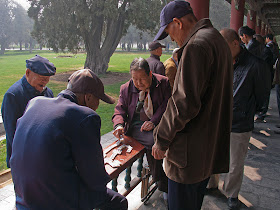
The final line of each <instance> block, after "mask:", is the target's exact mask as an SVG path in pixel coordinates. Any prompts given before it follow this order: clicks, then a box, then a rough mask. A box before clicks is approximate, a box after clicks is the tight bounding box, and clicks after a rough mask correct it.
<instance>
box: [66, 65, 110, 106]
mask: <svg viewBox="0 0 280 210" xmlns="http://www.w3.org/2000/svg"><path fill="white" fill-rule="evenodd" d="M67 89H69V90H71V91H73V92H74V93H91V94H93V95H94V96H96V97H97V98H99V99H101V100H102V101H104V102H106V103H108V104H113V103H115V99H114V98H112V97H111V96H109V95H107V94H105V92H104V85H103V83H102V81H101V80H100V79H99V78H98V77H97V76H96V75H95V74H94V73H93V72H92V71H91V70H90V69H82V70H78V71H75V72H74V73H73V74H72V75H71V76H70V77H69V79H68V85H67Z"/></svg>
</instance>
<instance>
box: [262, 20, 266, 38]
mask: <svg viewBox="0 0 280 210" xmlns="http://www.w3.org/2000/svg"><path fill="white" fill-rule="evenodd" d="M265 26H266V25H265V23H264V22H262V28H261V35H262V36H264V35H265Z"/></svg>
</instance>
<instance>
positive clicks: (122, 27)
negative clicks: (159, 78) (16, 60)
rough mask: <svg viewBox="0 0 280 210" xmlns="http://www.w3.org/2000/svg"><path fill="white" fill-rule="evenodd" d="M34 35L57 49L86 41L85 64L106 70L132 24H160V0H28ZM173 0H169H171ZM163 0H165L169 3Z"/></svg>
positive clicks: (140, 26)
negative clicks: (33, 23)
mask: <svg viewBox="0 0 280 210" xmlns="http://www.w3.org/2000/svg"><path fill="white" fill-rule="evenodd" d="M29 1H30V2H31V7H30V8H29V10H28V14H29V16H30V17H31V18H33V19H34V21H35V25H34V33H33V34H34V35H35V37H36V39H37V41H38V42H39V43H40V42H42V40H46V41H47V43H48V45H49V46H51V47H52V48H53V49H54V50H55V51H58V50H59V49H61V50H65V49H68V50H70V51H72V52H77V51H78V50H79V43H81V42H83V43H84V44H85V49H86V52H87V57H86V61H85V65H84V67H88V68H90V69H91V70H93V71H94V72H95V73H97V74H102V73H105V72H106V70H107V68H108V63H109V61H110V57H111V56H112V54H113V53H114V51H115V49H116V47H117V45H118V43H119V41H120V39H121V37H122V35H124V34H125V33H126V31H127V29H128V27H129V25H131V24H132V25H135V26H136V27H137V28H138V29H140V30H143V31H149V32H153V31H155V30H157V29H158V26H159V14H160V11H161V9H162V7H163V6H164V4H163V1H161V0H60V1H57V0H29ZM169 1H170V0H169ZM169 1H164V3H166V2H169Z"/></svg>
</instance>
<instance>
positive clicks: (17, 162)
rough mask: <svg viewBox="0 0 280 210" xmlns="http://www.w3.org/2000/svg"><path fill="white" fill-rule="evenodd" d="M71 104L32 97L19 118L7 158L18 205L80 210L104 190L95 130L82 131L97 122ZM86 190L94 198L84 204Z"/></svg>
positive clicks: (61, 99)
mask: <svg viewBox="0 0 280 210" xmlns="http://www.w3.org/2000/svg"><path fill="white" fill-rule="evenodd" d="M71 101H75V100H74V99H73V98H72V96H71V95H69V96H66V98H65V97H63V96H59V97H57V98H54V99H48V98H44V97H37V98H35V99H33V100H32V101H31V102H30V104H29V106H28V108H27V110H26V112H25V114H24V116H23V117H22V118H20V119H19V121H18V127H17V132H16V135H15V138H14V147H13V154H12V157H11V168H12V175H13V181H14V183H15V192H16V195H17V203H18V204H22V205H23V206H27V207H29V208H31V209H82V208H84V207H83V205H85V206H87V205H88V203H89V202H91V203H94V202H96V203H97V202H98V193H100V192H104V191H106V183H107V181H108V176H107V174H106V172H105V168H104V165H102V163H103V155H102V148H101V145H100V142H99V139H100V133H99V129H88V128H89V127H93V128H94V127H98V128H99V126H100V118H99V116H98V115H97V114H96V113H95V112H94V111H93V110H91V109H90V108H87V107H84V106H78V105H77V104H76V103H73V102H71ZM88 137H90V138H88ZM86 171H87V172H86ZM38 189H40V190H38ZM87 191H89V192H91V193H92V194H96V198H97V200H95V201H89V200H87V196H86V192H87Z"/></svg>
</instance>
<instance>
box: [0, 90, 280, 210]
mask: <svg viewBox="0 0 280 210" xmlns="http://www.w3.org/2000/svg"><path fill="white" fill-rule="evenodd" d="M266 120H267V122H266V123H257V124H255V129H254V131H253V133H252V137H251V139H250V144H249V150H248V155H247V158H246V161H245V171H244V179H243V184H242V187H241V191H240V196H239V199H240V200H241V202H242V203H241V206H240V209H248V208H249V209H257V210H263V209H271V210H276V209H279V208H280V199H279V198H280V179H279V175H280V135H279V134H275V133H274V130H276V129H277V128H276V127H275V125H276V124H280V119H279V115H278V109H277V103H276V97H275V90H272V91H271V98H270V108H269V111H268V117H267V118H266ZM114 140H115V138H114V137H113V135H112V132H109V133H107V134H105V135H103V136H102V137H101V144H102V146H103V147H106V146H107V145H108V144H110V143H111V142H113V141H114ZM135 173H136V167H135V166H133V169H132V174H134V175H135ZM123 177H124V174H121V175H120V178H119V185H123V183H124V181H123ZM222 183H223V176H221V180H220V183H219V185H220V188H221V185H222ZM140 192H141V189H140V185H138V186H137V187H136V188H135V189H134V190H133V191H132V192H131V193H130V194H129V195H128V196H127V199H128V203H129V209H130V210H134V209H139V210H149V209H159V210H164V209H167V208H166V207H165V206H164V203H163V201H162V198H161V192H159V191H156V192H155V194H154V195H153V196H152V197H151V199H150V201H149V202H148V203H147V205H144V204H143V203H141V201H140ZM14 202H15V197H14V191H13V185H12V184H11V185H8V186H6V187H4V188H2V189H0V210H11V209H14ZM202 209H203V210H208V209H209V210H223V209H227V205H226V197H225V196H224V195H223V194H222V193H221V192H215V193H213V194H211V195H206V196H205V198H204V202H203V206H202Z"/></svg>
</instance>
